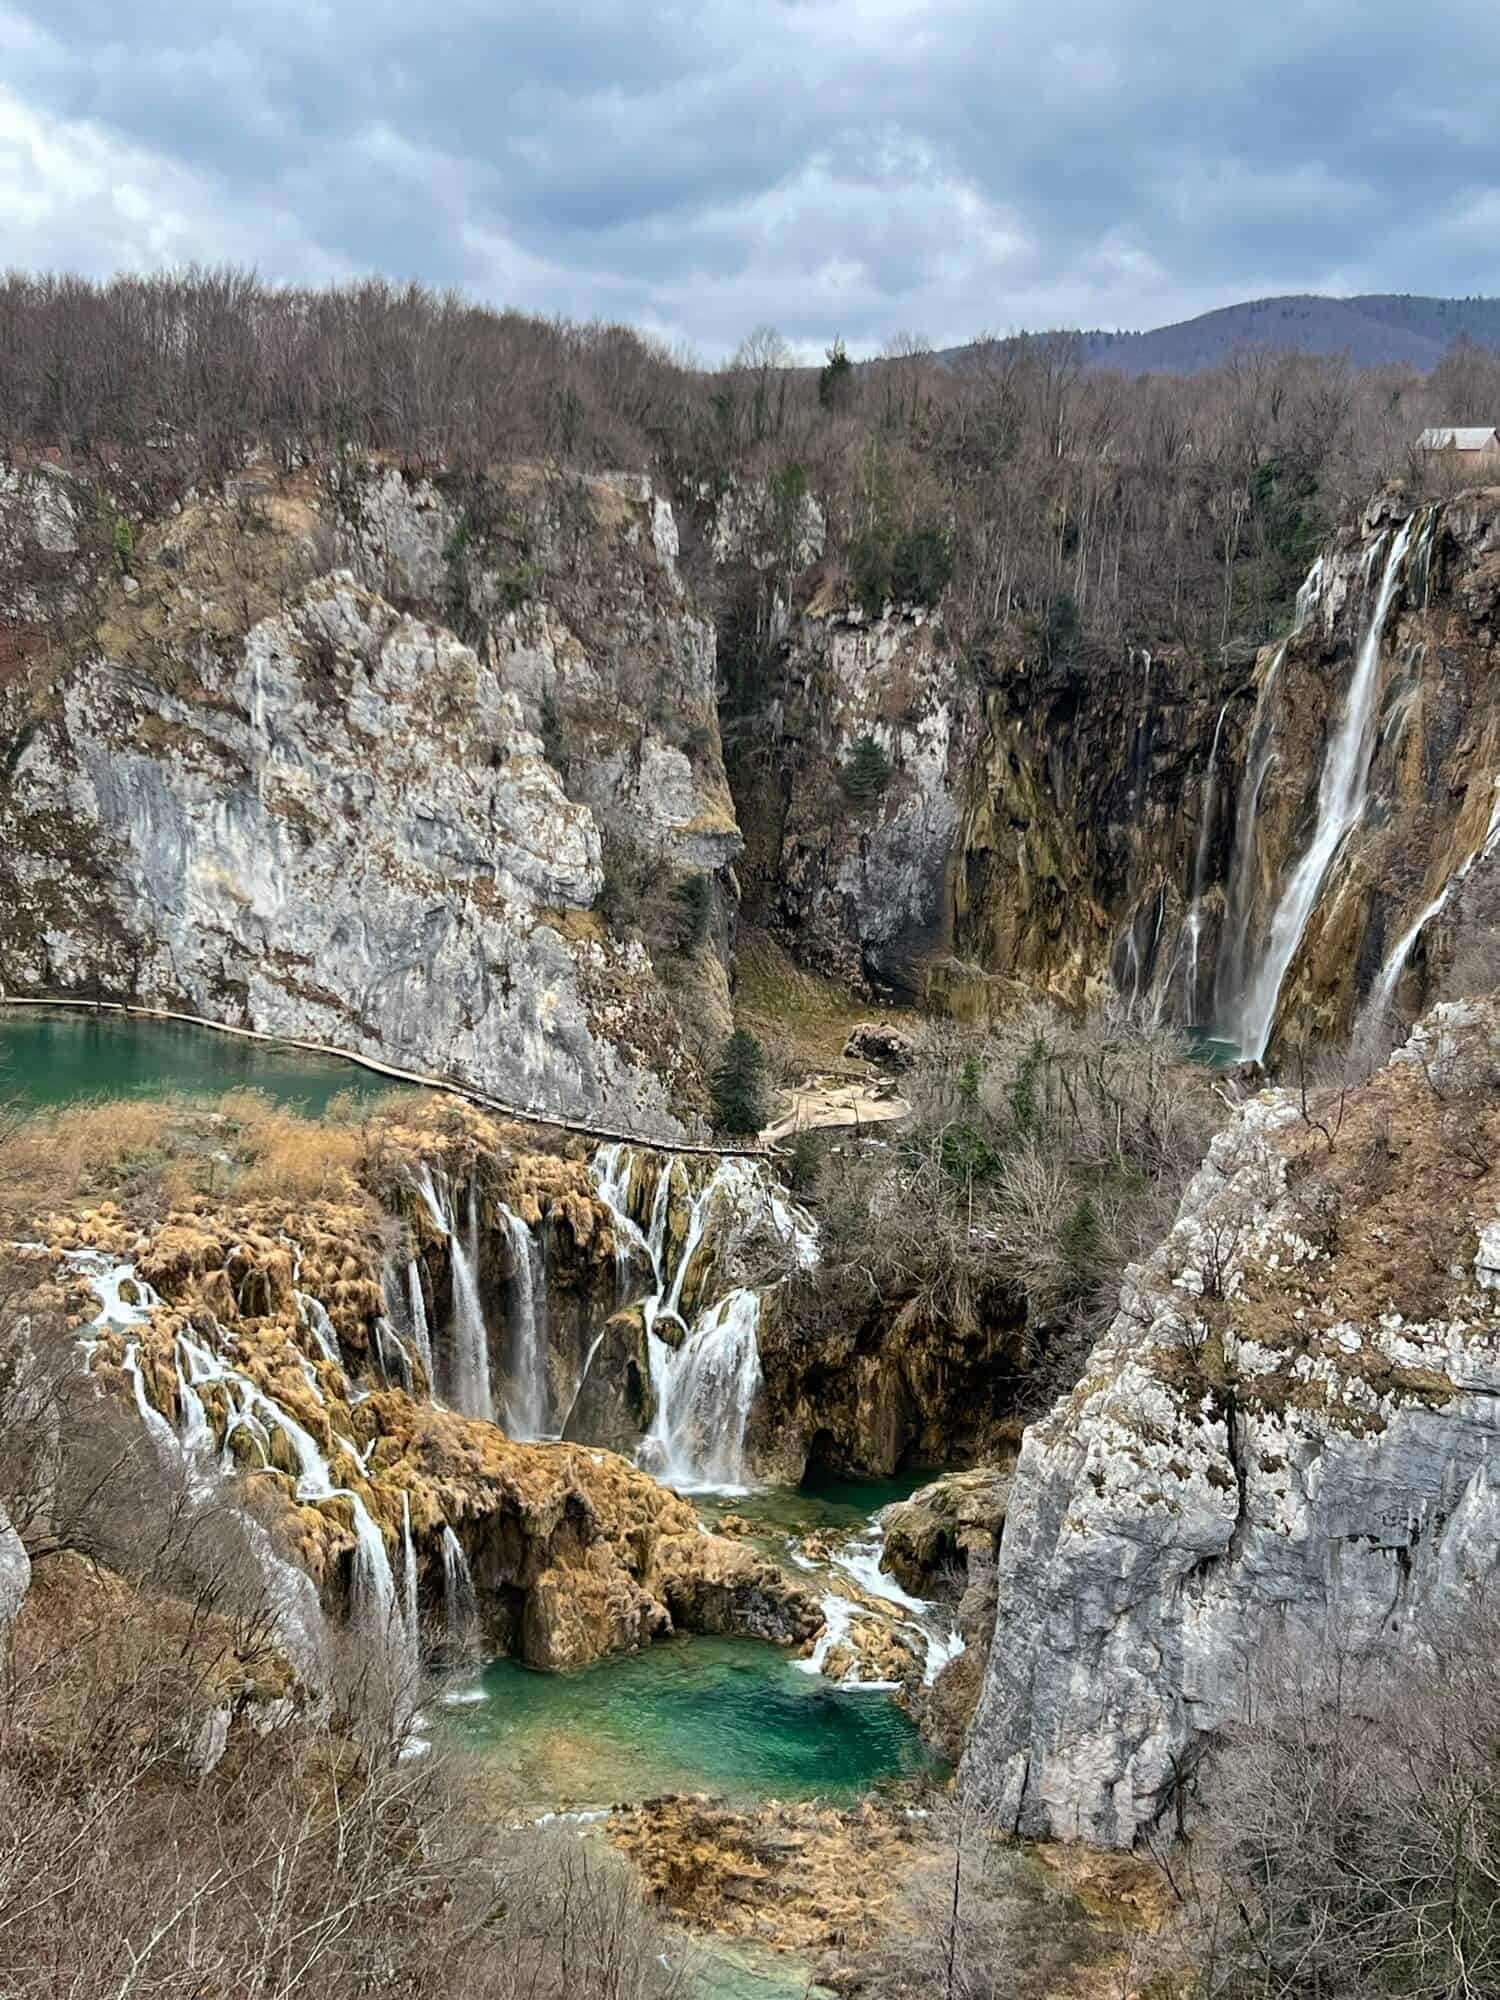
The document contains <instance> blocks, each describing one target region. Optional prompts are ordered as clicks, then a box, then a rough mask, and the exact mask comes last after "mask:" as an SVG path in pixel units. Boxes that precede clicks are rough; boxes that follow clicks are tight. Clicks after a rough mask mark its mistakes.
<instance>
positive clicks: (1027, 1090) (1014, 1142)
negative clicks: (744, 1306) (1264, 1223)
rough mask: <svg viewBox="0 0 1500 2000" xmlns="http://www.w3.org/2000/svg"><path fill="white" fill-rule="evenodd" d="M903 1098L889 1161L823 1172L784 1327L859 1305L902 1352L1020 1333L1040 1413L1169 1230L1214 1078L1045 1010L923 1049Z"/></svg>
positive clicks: (834, 1156) (1150, 1030) (1132, 1022)
mask: <svg viewBox="0 0 1500 2000" xmlns="http://www.w3.org/2000/svg"><path fill="white" fill-rule="evenodd" d="M903 1088H904V1090H905V1094H906V1095H907V1096H908V1098H909V1099H910V1101H911V1104H912V1112H913V1115H912V1119H911V1122H910V1125H909V1127H908V1128H907V1130H906V1131H905V1133H904V1135H903V1137H902V1138H901V1140H900V1141H899V1142H897V1146H896V1149H895V1152H894V1155H893V1154H892V1153H891V1152H888V1151H874V1152H871V1151H861V1150H859V1149H852V1148H843V1149H841V1150H839V1151H838V1152H832V1151H830V1152H829V1154H828V1155H827V1157H826V1159H825V1162H824V1164H823V1167H822V1170H821V1173H820V1176H819V1180H818V1189H817V1199H818V1206H819V1215H820V1221H821V1223H822V1228H823V1240H824V1258H823V1263H822V1265H821V1266H820V1268H819V1270H818V1271H817V1272H815V1273H812V1274H810V1275H808V1276H807V1277H805V1278H804V1279H802V1280H800V1281H799V1283H798V1285H797V1286H796V1287H794V1294H793V1308H794V1311H796V1312H797V1313H798V1314H799V1316H800V1317H801V1318H802V1319H803V1321H804V1323H806V1324H808V1325H813V1324H816V1323H817V1321H818V1320H819V1318H820V1316H821V1315H822V1314H823V1313H824V1312H826V1310H827V1309H828V1307H829V1305H830V1302H831V1298H832V1295H833V1294H834V1293H835V1292H836V1293H838V1294H839V1296H840V1297H841V1298H843V1299H845V1301H846V1303H847V1300H848V1294H849V1292H850V1289H851V1287H852V1288H853V1289H854V1290H860V1289H863V1290H864V1291H865V1292H867V1293H868V1294H869V1296H870V1297H871V1298H876V1297H878V1298H880V1299H882V1300H883V1301H885V1303H886V1305H887V1306H888V1307H893V1308H894V1313H893V1315H892V1327H893V1330H894V1331H895V1332H896V1333H897V1334H900V1333H902V1332H904V1331H906V1330H908V1329H911V1328H916V1327H922V1326H926V1327H929V1328H931V1329H934V1330H938V1331H942V1330H948V1331H951V1332H955V1333H957V1334H958V1335H960V1336H967V1335H968V1334H970V1333H972V1332H974V1331H976V1330H978V1329H979V1328H981V1327H982V1325H983V1324H984V1322H985V1320H986V1317H987V1316H989V1317H995V1316H998V1315H1002V1314H1003V1315H1006V1316H1011V1317H1014V1316H1016V1315H1019V1316H1021V1317H1023V1318H1024V1321H1025V1325H1026V1330H1027V1346H1028V1349H1029V1354H1030V1361H1031V1365H1032V1371H1033V1372H1032V1373H1031V1375H1030V1378H1029V1381H1028V1384H1027V1385H1026V1389H1025V1394H1026V1396H1027V1398H1028V1399H1029V1400H1033V1401H1035V1400H1040V1399H1042V1398H1044V1397H1046V1396H1047V1395H1049V1394H1050V1393H1051V1392H1052V1391H1053V1390H1054V1389H1055V1388H1056V1387H1058V1386H1062V1385H1064V1384H1066V1382H1068V1381H1069V1380H1071V1379H1072V1377H1073V1375H1074V1374H1076V1370H1077V1367H1078V1365H1079V1363H1080V1361H1081V1359H1082V1355H1083V1353H1084V1352H1085V1351H1086V1348H1087V1346H1088V1344H1089V1342H1090V1341H1091V1340H1092V1338H1093V1337H1094V1335H1095V1334H1096V1333H1097V1332H1098V1330H1099V1328H1100V1326H1101V1325H1102V1323H1103V1322H1104V1321H1105V1320H1107V1318H1108V1316H1109V1314H1110V1313H1111V1312H1112V1310H1113V1307H1114V1302H1115V1298H1116V1295H1117V1293H1118V1289H1119V1281H1120V1277H1121V1275H1122V1273H1123V1271H1124V1268H1125V1266H1126V1264H1127V1263H1128V1262H1130V1261H1131V1260H1132V1259H1133V1258H1136V1257H1139V1256H1141V1255H1142V1254H1143V1253H1144V1252H1145V1251H1147V1250H1148V1249H1149V1248H1150V1247H1151V1246H1152V1245H1153V1244H1154V1243H1155V1242H1156V1241H1157V1240H1158V1239H1159V1238H1160V1236H1161V1235H1162V1234H1163V1232H1164V1230H1165V1229H1166V1227H1167V1225H1168V1224H1169V1222H1170V1220H1171V1217H1172V1214H1173V1212H1174V1210H1175V1208H1176V1204H1177V1200H1178V1197H1179V1195H1180V1194H1181V1191H1182V1189H1183V1187H1184V1186H1185V1184H1186V1182H1187V1180H1188V1178H1189V1177H1190V1175H1191V1174H1192V1173H1193V1172H1194V1170H1195V1169H1196V1168H1197V1166H1198V1164H1199V1162H1200V1160H1201V1158H1202V1156H1203V1152H1204V1149H1205V1148H1206V1146H1207V1144H1208V1141H1209V1139H1210V1138H1211V1136H1212V1134H1213V1132H1214V1130H1215V1129H1216V1127H1217V1125H1218V1123H1219V1122H1220V1120H1221V1118H1222V1116H1223V1106H1222V1103H1221V1102H1220V1100H1219V1099H1218V1098H1217V1097H1216V1096H1215V1094H1214V1091H1213V1087H1212V1078H1211V1076H1210V1074H1209V1072H1208V1071H1206V1070H1205V1069H1204V1068H1203V1067H1202V1066H1200V1065H1199V1064H1196V1063H1193V1062H1191V1061H1190V1060H1189V1059H1188V1052H1187V1048H1186V1044H1185V1043H1184V1041H1183V1039H1182V1038H1181V1037H1180V1036H1179V1035H1177V1034H1175V1033H1173V1032H1172V1031H1170V1030H1168V1029H1164V1028H1160V1027H1155V1026H1152V1025H1150V1024H1149V1023H1146V1022H1144V1021H1141V1020H1139V1019H1135V1018H1131V1017H1127V1016H1123V1015H1120V1014H1117V1013H1113V1012H1108V1013H1105V1012H1100V1013H1095V1014H1092V1015H1090V1016H1089V1017H1087V1018H1086V1019H1083V1020H1075V1019H1073V1018H1072V1017H1070V1016H1068V1015H1066V1014H1063V1013H1062V1012H1060V1011H1057V1010H1053V1009H1051V1008H1048V1007H1045V1006H1041V1005H1037V1006H1033V1007H1030V1008H1027V1009H1024V1010H1022V1011H1021V1012H1020V1013H1018V1014H1017V1015H1016V1016H1015V1017H1013V1018H1012V1019H1011V1020H1009V1021H1007V1022H1005V1023H1003V1024H1001V1025H999V1026H996V1027H994V1028H992V1029H990V1030H989V1031H988V1032H986V1033H983V1034H977V1035H971V1034H962V1033H959V1032H957V1031H938V1030H934V1031H932V1032H930V1033H929V1035H928V1038H927V1042H926V1046H925V1047H924V1049H923V1050H922V1052H921V1054H920V1057H919V1060H918V1062H917V1064H916V1066H915V1068H914V1069H913V1070H912V1071H911V1072H910V1073H909V1075H908V1076H907V1077H906V1078H905V1079H904V1080H903ZM1017 1387H1018V1392H1019V1391H1020V1387H1021V1385H1020V1384H1018V1385H1017Z"/></svg>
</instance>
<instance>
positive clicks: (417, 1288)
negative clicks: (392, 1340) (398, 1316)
mask: <svg viewBox="0 0 1500 2000" xmlns="http://www.w3.org/2000/svg"><path fill="white" fill-rule="evenodd" d="M406 1297H407V1310H408V1312H409V1314H410V1317H411V1337H412V1340H413V1341H414V1342H415V1344H416V1349H417V1353H418V1355H419V1356H420V1358H421V1362H422V1366H423V1368H424V1369H425V1370H426V1371H427V1383H428V1387H429V1388H431V1387H432V1386H433V1383H434V1377H433V1373H432V1333H431V1330H430V1328H429V1326H428V1323H427V1295H426V1293H425V1292H424V1291H423V1290H422V1270H421V1266H420V1265H419V1264H418V1263H417V1260H416V1258H415V1257H413V1258H411V1259H410V1260H409V1261H408V1263H407V1266H406Z"/></svg>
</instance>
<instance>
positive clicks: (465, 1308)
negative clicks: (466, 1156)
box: [412, 1164, 495, 1423]
mask: <svg viewBox="0 0 1500 2000" xmlns="http://www.w3.org/2000/svg"><path fill="white" fill-rule="evenodd" d="M414 1185H415V1187H416V1190H417V1192H418V1194H420V1195H421V1197H422V1200H423V1202H424V1203H425V1204H426V1208H427V1212H428V1214H429V1215H430V1216H431V1217H432V1219H433V1221H434V1222H435V1223H436V1225H437V1227H438V1228H439V1229H440V1230H441V1231H442V1232H443V1235H444V1236H445V1237H446V1238H447V1239H448V1263H449V1268H450V1270H451V1272H452V1275H453V1361H452V1367H451V1370H450V1373H451V1377H452V1379H451V1381H450V1382H449V1383H448V1384H447V1388H448V1393H449V1400H450V1401H451V1402H452V1404H453V1407H454V1408H455V1409H456V1410H458V1411H459V1412H460V1414H461V1415H463V1416H466V1417H481V1418H483V1419H484V1421H485V1422H486V1423H493V1422H494V1421H495V1399H494V1396H493V1394H492V1392H491V1390H490V1336H489V1329H488V1327H487V1326H486V1325H485V1319H484V1307H483V1305H482V1304H481V1303H480V1298H479V1276H478V1270H479V1210H478V1202H477V1199H476V1196H475V1193H474V1184H473V1182H472V1181H471V1182H470V1183H469V1197H468V1211H467V1216H466V1227H465V1229H464V1230H463V1231H460V1229H459V1228H458V1221H457V1217H456V1216H455V1215H454V1213H453V1209H452V1206H451V1204H450V1201H449V1197H448V1184H447V1182H446V1180H445V1181H443V1183H442V1191H441V1196H440V1195H439V1190H438V1187H437V1185H436V1184H435V1183H434V1181H433V1177H432V1172H431V1170H430V1168H428V1167H427V1166H426V1165H425V1164H424V1165H423V1166H422V1168H421V1169H420V1171H419V1172H418V1173H417V1175H416V1177H415V1181H414ZM420 1291H421V1280H420V1275H419V1276H418V1280H417V1293H418V1296H420ZM412 1310H413V1315H414V1316H415V1313H416V1310H417V1308H416V1306H415V1305H414V1306H413V1309H412ZM421 1310H422V1322H423V1328H424V1331H425V1330H426V1306H425V1303H424V1304H423V1306H422V1309H421ZM428 1338H429V1347H428V1351H429V1353H430V1352H431V1344H430V1335H429V1337H428ZM429 1379H431V1376H430V1372H429Z"/></svg>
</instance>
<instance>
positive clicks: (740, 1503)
mask: <svg viewBox="0 0 1500 2000" xmlns="http://www.w3.org/2000/svg"><path fill="white" fill-rule="evenodd" d="M938 1476H939V1475H938V1473H937V1472H936V1471H934V1470H932V1469H931V1468H927V1469H925V1470H923V1471H920V1472H898V1473H893V1474H892V1475H891V1477H890V1478H888V1479H838V1478H835V1477H833V1476H832V1475H824V1476H817V1477H814V1478H812V1479H809V1480H806V1481H805V1482H804V1483H803V1484H802V1485H801V1486H762V1487H756V1488H752V1489H751V1491H750V1492H748V1493H732V1494H723V1495H719V1494H712V1493H700V1494H697V1495H695V1496H694V1499H695V1505H696V1506H697V1509H698V1512H699V1513H700V1514H701V1515H702V1516H703V1518H704V1519H705V1520H706V1521H708V1522H710V1523H711V1524H717V1522H719V1521H720V1520H722V1519H723V1518H724V1516H725V1515H726V1514H737V1515H738V1516H739V1517H740V1519H741V1520H744V1521H749V1522H750V1523H751V1524H752V1526H754V1527H756V1528H760V1529H765V1530H767V1531H784V1532H787V1533H792V1534H799V1535H809V1534H816V1533H817V1532H818V1531H819V1530H822V1529H830V1528H863V1527H865V1526H867V1525H868V1523H869V1522H870V1520H871V1519H872V1518H873V1516H874V1515H876V1514H878V1513H879V1511H880V1509H881V1508H882V1507H888V1506H889V1505H890V1504H891V1502H892V1501H893V1500H909V1499H910V1498H911V1496H912V1494H913V1493H915V1492H916V1491H917V1490H918V1489H919V1488H920V1487H923V1486H927V1485H930V1484H931V1482H932V1481H933V1480H934V1479H936V1478H937V1477H938Z"/></svg>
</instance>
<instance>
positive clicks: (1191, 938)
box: [1182, 701, 1229, 1024]
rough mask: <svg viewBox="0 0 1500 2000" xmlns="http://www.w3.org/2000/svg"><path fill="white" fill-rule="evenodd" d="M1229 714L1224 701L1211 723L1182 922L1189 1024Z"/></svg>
mask: <svg viewBox="0 0 1500 2000" xmlns="http://www.w3.org/2000/svg"><path fill="white" fill-rule="evenodd" d="M1228 713H1229V703H1228V702H1227V701H1226V702H1225V704H1224V706H1223V707H1222V708H1221V709H1220V710H1219V719H1218V721H1217V722H1216V723H1215V724H1214V737H1213V742H1212V744H1211V745H1210V746H1209V752H1208V769H1207V770H1206V771H1205V772H1204V774H1203V799H1202V803H1201V805H1200V807H1199V811H1200V813H1201V815H1202V817H1201V819H1200V822H1199V826H1198V846H1197V850H1196V852H1195V853H1194V855H1193V884H1192V891H1191V899H1190V901H1189V903H1188V913H1187V916H1186V918H1185V919H1184V920H1183V927H1182V928H1183V939H1184V942H1185V945H1186V950H1187V971H1186V983H1187V992H1186V995H1185V999H1186V1003H1187V1018H1188V1021H1189V1022H1190V1023H1194V1024H1195V1023H1196V1022H1197V1020H1198V964H1199V953H1200V949H1201V946H1202V942H1203V893H1204V890H1205V888H1206V887H1207V878H1208V858H1209V850H1210V847H1211V845H1212V842H1213V828H1214V805H1215V796H1216V795H1215V785H1216V781H1217V777H1218V769H1219V737H1220V736H1221V734H1222V733H1223V729H1224V718H1225V716H1226V715H1227V714H1228Z"/></svg>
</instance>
